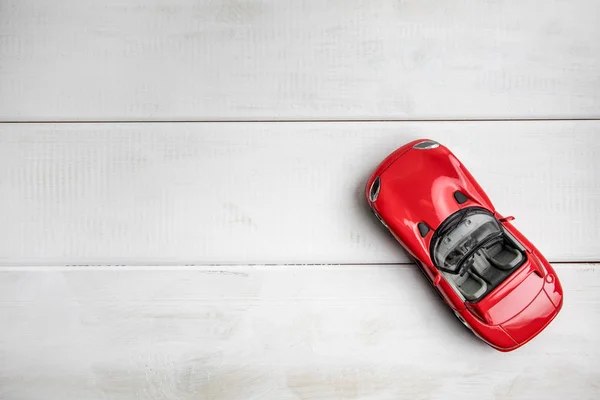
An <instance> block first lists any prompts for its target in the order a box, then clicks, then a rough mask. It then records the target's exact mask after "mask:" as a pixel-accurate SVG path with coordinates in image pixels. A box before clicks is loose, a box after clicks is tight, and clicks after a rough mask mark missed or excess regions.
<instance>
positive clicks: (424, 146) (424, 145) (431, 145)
mask: <svg viewBox="0 0 600 400" xmlns="http://www.w3.org/2000/svg"><path fill="white" fill-rule="evenodd" d="M439 145H440V144H439V143H438V142H435V141H433V140H425V141H423V142H419V143H417V144H415V145H414V146H413V148H415V149H420V150H428V149H435V148H436V147H439Z"/></svg>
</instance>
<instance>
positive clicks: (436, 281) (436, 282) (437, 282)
mask: <svg viewBox="0 0 600 400" xmlns="http://www.w3.org/2000/svg"><path fill="white" fill-rule="evenodd" d="M441 281H442V276H441V275H440V274H436V275H435V278H433V286H439V285H440V282H441Z"/></svg>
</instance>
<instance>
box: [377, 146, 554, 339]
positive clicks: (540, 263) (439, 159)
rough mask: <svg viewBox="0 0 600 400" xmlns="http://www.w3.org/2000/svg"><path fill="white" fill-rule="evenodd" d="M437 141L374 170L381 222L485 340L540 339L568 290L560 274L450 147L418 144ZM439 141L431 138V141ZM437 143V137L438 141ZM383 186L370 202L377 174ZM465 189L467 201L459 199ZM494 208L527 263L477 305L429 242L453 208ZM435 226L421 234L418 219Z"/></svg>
mask: <svg viewBox="0 0 600 400" xmlns="http://www.w3.org/2000/svg"><path fill="white" fill-rule="evenodd" d="M425 141H432V140H431V139H419V140H415V141H412V142H410V143H407V144H406V145H404V146H402V147H400V148H399V149H397V150H396V151H394V152H393V153H392V154H390V155H389V156H388V157H386V158H385V159H384V160H383V162H381V164H380V165H379V166H378V167H377V168H376V170H375V171H374V173H373V174H372V176H371V177H370V178H369V180H368V181H367V185H366V188H365V196H366V198H367V202H368V203H369V205H370V207H371V209H372V210H373V211H374V212H375V214H376V216H377V217H378V218H379V219H380V220H381V222H382V223H383V224H384V225H386V226H387V228H388V229H389V230H390V232H391V233H392V234H393V235H394V237H395V238H396V239H397V240H398V242H399V243H400V244H401V245H402V246H403V247H404V249H405V250H406V251H407V252H408V253H409V254H410V255H411V256H412V258H413V259H414V260H415V261H416V263H417V265H418V266H419V267H420V268H422V270H423V272H424V273H425V275H426V276H427V277H428V278H429V280H430V281H431V282H432V284H433V285H434V286H435V288H436V289H437V290H438V292H439V294H440V295H441V297H442V298H443V299H444V300H445V302H446V303H447V304H448V305H449V306H450V307H451V308H452V309H453V310H454V312H455V314H456V315H457V317H458V318H459V319H461V320H462V322H463V323H464V324H465V325H467V327H469V328H470V329H471V330H472V331H473V333H475V334H476V335H477V336H478V337H479V338H480V339H482V340H483V341H484V342H486V343H487V344H488V345H490V346H492V347H493V348H495V349H497V350H500V351H512V350H515V349H517V348H519V347H521V346H523V345H524V344H525V343H527V342H529V341H530V340H531V339H533V338H534V337H535V336H537V335H538V334H539V333H540V332H541V331H542V330H543V329H544V328H545V327H546V326H547V325H548V324H549V323H550V322H551V321H552V320H553V319H554V318H555V317H556V315H557V314H558V312H559V311H560V309H561V307H562V304H563V290H562V287H561V284H560V281H559V279H558V277H557V275H556V272H555V271H554V269H553V268H552V266H551V265H550V264H549V263H548V261H547V260H546V259H545V258H544V256H543V255H542V254H540V252H539V251H538V250H537V249H536V248H535V246H533V244H532V243H531V242H529V241H528V240H527V238H525V237H524V236H523V235H522V234H521V233H520V232H519V231H518V230H517V229H516V228H515V227H514V226H513V225H512V224H511V223H510V220H511V219H512V217H511V218H504V217H503V216H502V215H500V214H499V213H498V212H497V211H496V210H495V208H494V206H493V205H492V202H491V201H490V199H489V198H488V196H487V195H486V193H485V192H484V190H483V189H482V188H481V186H480V185H479V184H478V183H477V181H476V180H475V178H474V177H473V176H472V175H471V174H470V173H469V171H468V170H467V169H466V168H465V167H464V165H463V164H462V163H461V162H460V161H459V160H458V159H457V158H456V157H455V156H454V155H453V154H452V152H450V150H448V149H447V148H446V147H445V146H443V145H441V144H438V143H436V145H437V147H435V148H430V149H417V148H414V147H413V146H414V145H416V144H419V143H422V142H425ZM432 142H433V141H432ZM434 143H435V142H434ZM377 177H379V179H380V190H379V193H378V196H377V199H376V200H375V201H371V198H370V190H371V186H372V184H373V182H374V181H375V179H376V178H377ZM457 190H459V191H460V192H462V193H463V194H464V195H465V196H466V197H467V201H466V202H464V203H463V204H459V203H458V202H457V200H456V199H455V198H454V197H453V194H454V193H455V191H457ZM473 206H476V207H480V208H484V209H486V210H488V211H489V212H491V213H492V214H493V215H494V217H495V218H496V219H497V220H498V221H499V223H500V224H501V225H502V226H503V227H504V228H505V229H506V231H508V232H509V233H510V234H511V235H512V236H513V239H515V240H516V241H517V242H519V243H520V244H521V245H522V247H523V248H524V249H525V252H526V260H525V261H524V262H523V264H522V265H521V266H519V267H518V268H517V269H516V270H515V271H514V272H512V273H511V274H510V276H508V277H507V278H506V279H505V280H504V281H502V282H501V283H500V284H499V285H498V286H497V287H495V288H494V289H492V290H491V291H490V292H489V293H487V294H486V295H485V296H484V297H483V298H481V299H479V300H478V301H477V302H473V303H471V302H469V301H467V300H464V299H463V298H462V297H461V296H460V295H459V294H458V293H457V291H456V290H455V289H454V288H453V287H452V286H451V285H450V283H449V282H448V281H447V279H446V278H445V276H444V275H443V274H442V273H441V271H440V270H438V268H437V267H436V266H435V265H434V261H433V257H432V254H431V253H430V245H431V240H432V237H433V234H434V232H435V230H436V229H437V228H438V227H439V226H440V225H441V224H442V223H443V222H444V221H445V220H446V219H447V218H448V217H449V216H450V215H452V214H453V213H455V212H456V211H458V210H461V209H463V208H466V207H473ZM419 222H424V223H425V224H427V225H428V226H429V228H430V231H429V232H428V233H427V234H426V235H425V236H424V237H422V235H421V234H420V232H419V228H418V224H419Z"/></svg>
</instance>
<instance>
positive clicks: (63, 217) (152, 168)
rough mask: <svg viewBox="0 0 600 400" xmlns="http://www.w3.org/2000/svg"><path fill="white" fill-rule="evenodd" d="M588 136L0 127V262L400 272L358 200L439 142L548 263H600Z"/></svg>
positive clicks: (466, 130) (523, 126)
mask: <svg viewBox="0 0 600 400" xmlns="http://www.w3.org/2000/svg"><path fill="white" fill-rule="evenodd" d="M599 129H600V121H578V122H503V123H498V122H477V123H475V122H471V123H468V122H464V123H417V122H411V123H361V124H356V123H355V124H352V123H195V124H193V123H190V124H187V123H185V124H182V123H179V124H101V125H95V124H57V125H47V124H39V125H38V124H3V125H0V184H1V185H2V187H1V193H2V196H0V220H2V221H3V223H2V224H0V237H2V241H0V262H2V263H4V264H5V265H6V264H9V265H13V264H44V265H46V264H90V263H91V264H95V263H100V264H130V265H131V264H145V263H146V264H156V263H159V264H212V263H216V264H222V263H225V264H228V263H240V264H254V263H259V264H264V263H267V264H269V263H274V264H276V263H317V264H320V263H382V262H386V263H387V262H406V261H408V260H407V258H406V256H405V254H404V252H403V251H402V250H401V249H400V247H399V246H398V245H397V244H396V242H395V240H394V239H393V238H392V237H391V235H389V234H388V232H387V231H385V230H384V229H383V228H382V227H381V226H380V225H379V224H378V223H377V221H376V220H375V219H374V218H373V217H372V215H371V214H370V212H369V211H368V210H367V208H366V204H365V202H364V200H363V194H362V193H363V192H362V191H363V187H364V184H365V181H366V179H367V177H368V176H369V175H370V174H371V173H372V171H373V169H374V168H375V167H376V165H377V164H378V163H379V162H380V161H381V160H382V159H383V158H384V157H385V156H386V155H387V154H389V153H390V152H391V151H393V150H394V149H395V148H397V147H398V146H400V145H402V144H404V143H406V142H408V141H410V140H413V139H416V138H419V137H431V138H434V139H438V140H439V141H441V142H442V143H444V144H445V145H447V146H448V147H449V148H451V149H452V150H453V151H454V152H455V154H456V155H457V156H458V157H459V158H461V159H462V161H463V162H464V163H465V165H466V166H467V167H468V168H469V169H470V170H471V172H472V173H473V174H474V176H475V177H476V178H477V179H478V180H479V181H480V183H481V184H482V186H483V187H484V188H485V190H486V191H487V192H488V193H489V195H490V197H491V199H492V200H493V201H494V203H495V205H496V207H497V208H498V210H499V211H500V212H501V213H503V214H512V215H514V216H515V217H516V220H515V222H514V223H515V225H516V226H517V227H518V228H520V229H521V230H522V232H523V233H524V234H525V235H527V236H528V237H529V238H530V240H532V241H533V243H535V244H536V245H537V246H538V247H539V248H540V250H541V251H542V252H543V253H544V254H546V255H547V256H548V258H549V259H550V260H551V261H594V260H598V259H600V250H599V248H598V245H597V240H596V239H597V238H598V237H599V236H600V214H598V212H597V211H598V209H600V175H599V173H598V172H599V171H600V160H599V159H598V157H597V154H598V153H599V152H600V141H598V140H597V136H596V135H597V131H598V130H599Z"/></svg>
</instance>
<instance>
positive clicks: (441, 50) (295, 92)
mask: <svg viewBox="0 0 600 400" xmlns="http://www.w3.org/2000/svg"><path fill="white" fill-rule="evenodd" d="M598 15H600V2H597V1H593V0H573V1H552V2H550V3H548V2H547V1H544V0H529V1H522V0H507V1H501V2H498V1H477V0H473V1H464V0H448V1H444V2H443V4H440V2H439V1H433V0H422V1H397V0H379V1H364V0H344V1H336V2H324V1H321V0H300V1H298V0H269V1H258V0H228V1H218V2H215V1H212V0H176V1H173V0H151V1H149V0H130V1H127V2H124V1H120V0H107V1H102V2H98V1H95V0H63V1H61V2H41V1H34V0H3V1H2V2H0V60H1V61H0V119H1V120H84V119H85V120H117V121H118V120H181V119H183V120H188V119H192V120H207V119H208V120H215V119H225V120H230V119H245V120H255V119H261V120H262V119H268V120H281V119H323V118H324V119H481V118H486V119H489V118H549V117H551V118H575V117H600V79H598V71H600V41H599V40H598V37H600V23H599V21H598Z"/></svg>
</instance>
